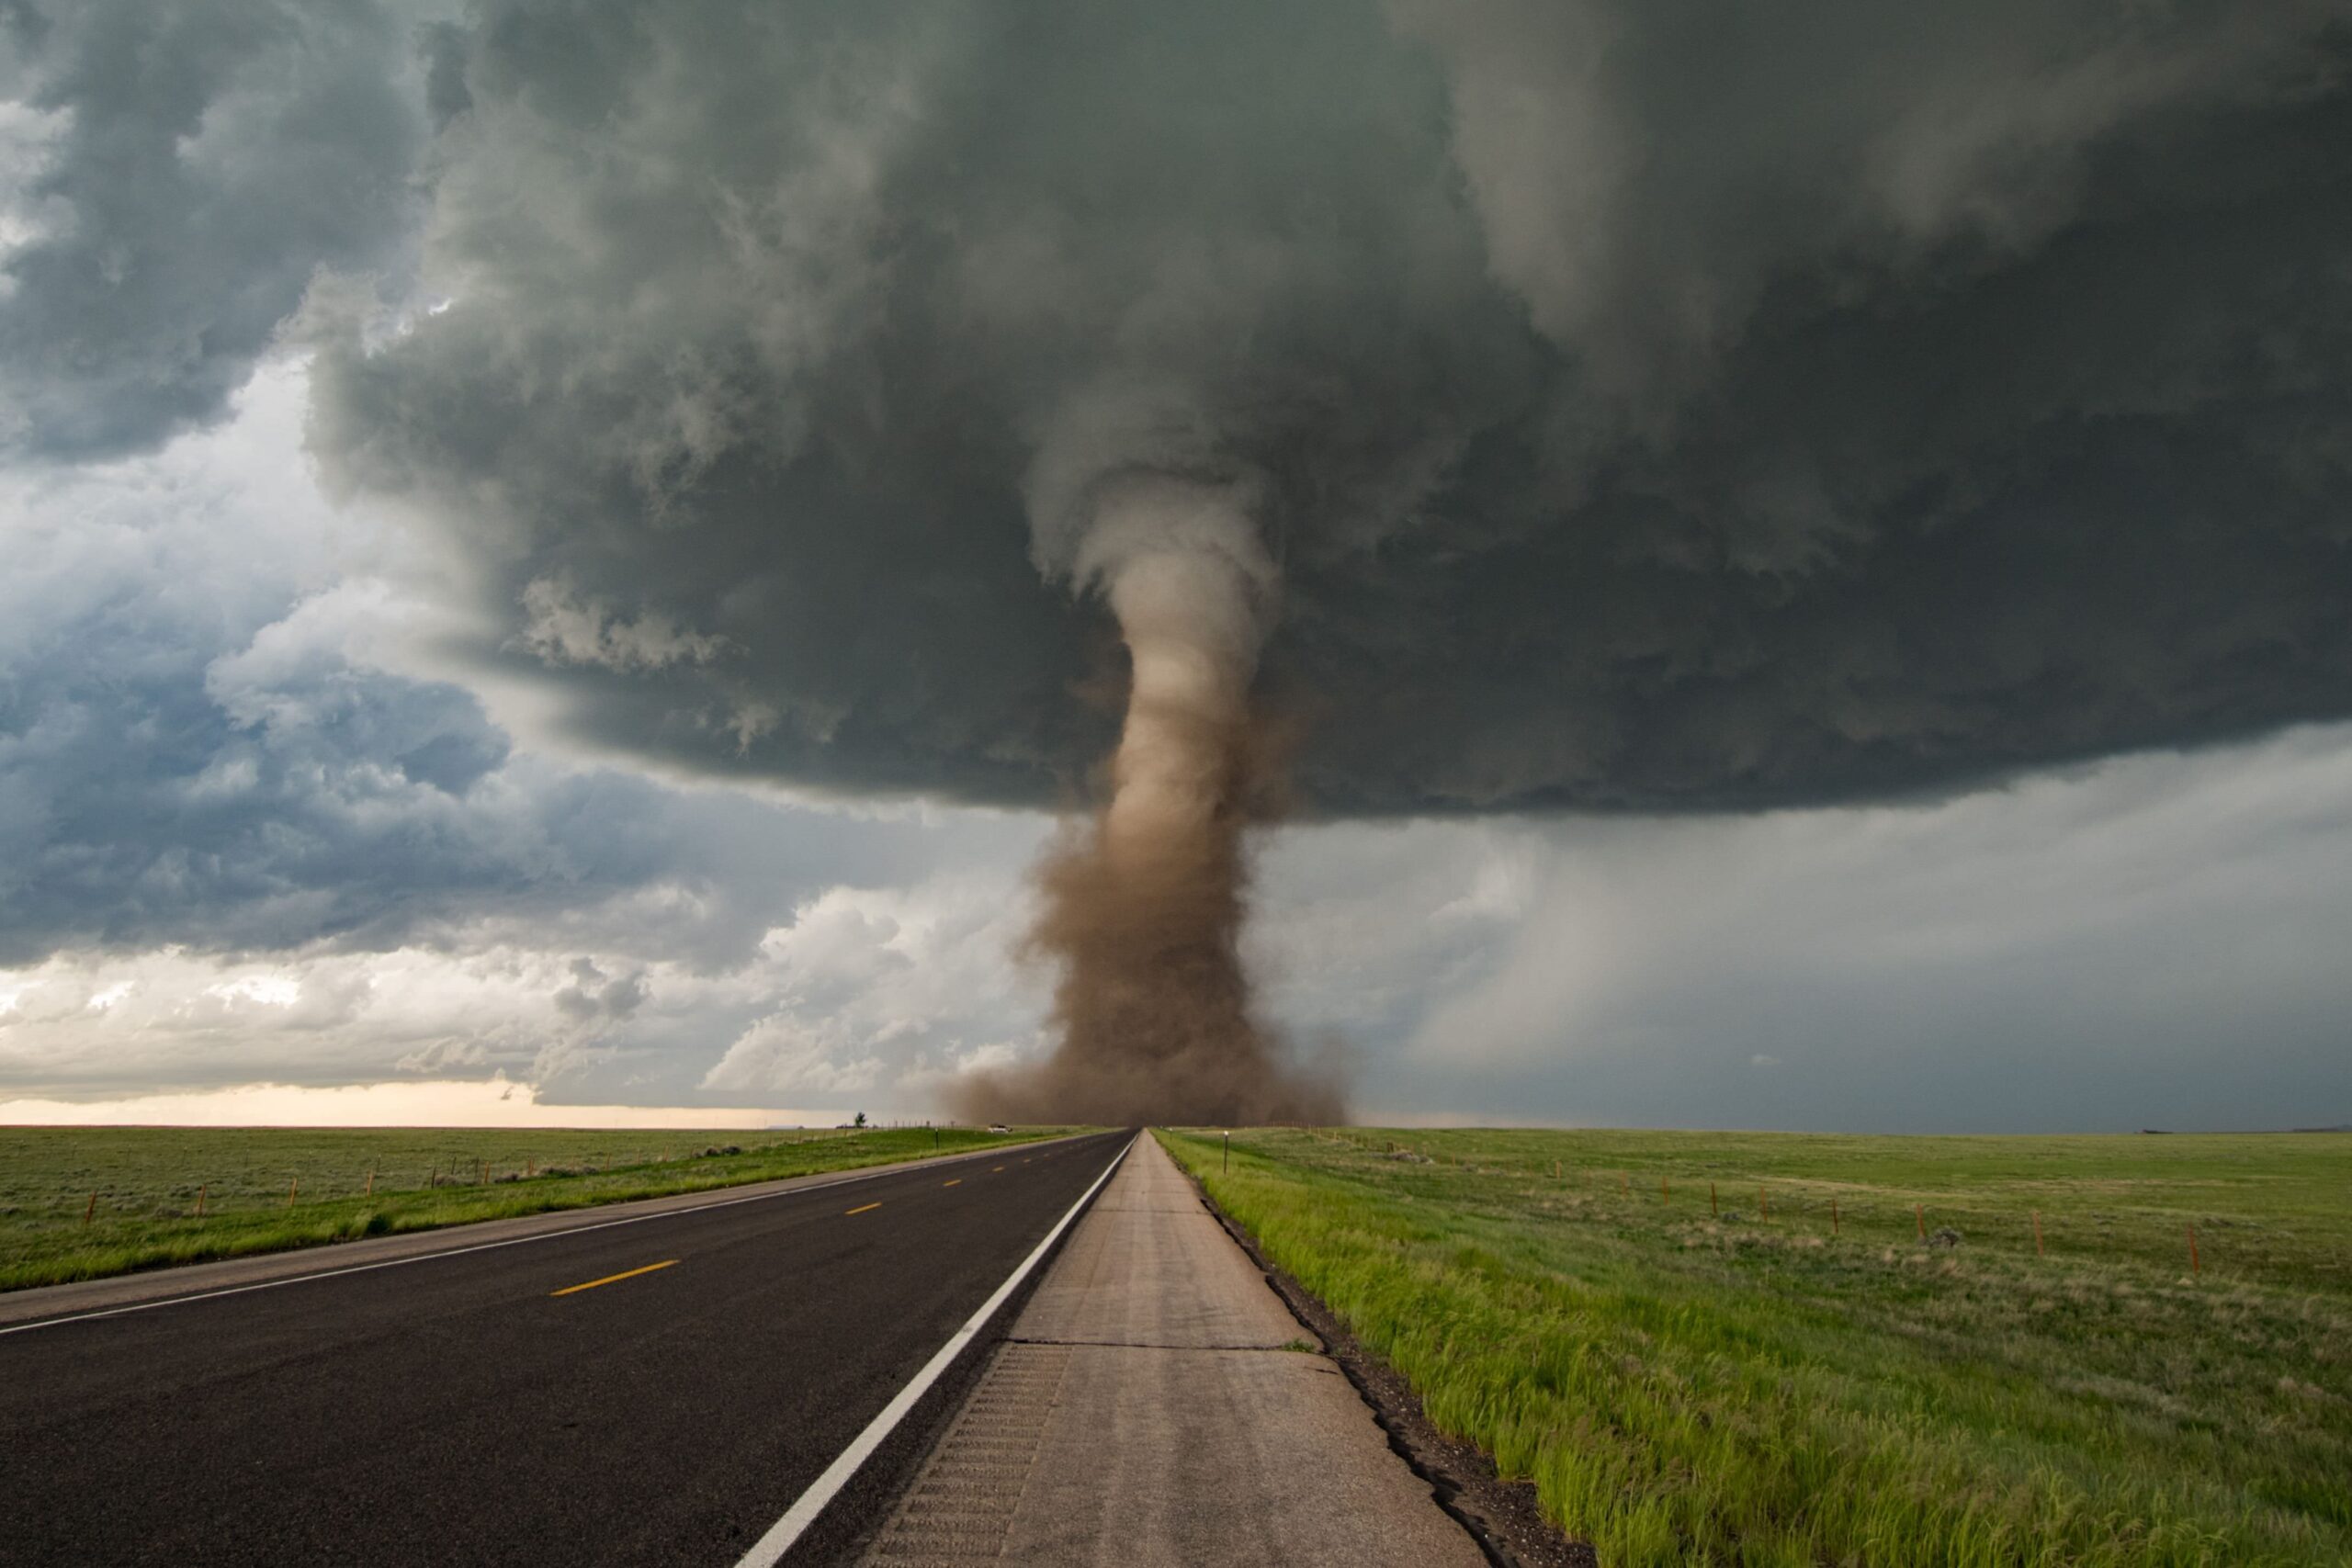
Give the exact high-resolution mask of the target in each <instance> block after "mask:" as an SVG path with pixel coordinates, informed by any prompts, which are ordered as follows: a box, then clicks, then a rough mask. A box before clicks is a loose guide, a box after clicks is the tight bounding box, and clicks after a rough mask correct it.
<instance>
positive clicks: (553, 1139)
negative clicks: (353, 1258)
mask: <svg viewBox="0 0 2352 1568" xmlns="http://www.w3.org/2000/svg"><path fill="white" fill-rule="evenodd" d="M1066 1130H1067V1129H1060V1128H1023V1129H1021V1130H1019V1131H1017V1132H1015V1133H1012V1134H1004V1135H999V1134H988V1133H984V1132H978V1131H975V1130H974V1129H971V1128H967V1127H948V1128H942V1129H940V1130H938V1132H937V1133H936V1134H934V1133H933V1131H932V1130H931V1129H929V1128H922V1127H910V1128H892V1129H875V1128H868V1129H864V1130H859V1131H854V1132H853V1131H850V1130H847V1129H841V1130H824V1131H805V1132H804V1131H793V1132H763V1133H745V1132H741V1131H733V1132H719V1133H713V1132H678V1131H671V1130H662V1131H659V1132H610V1131H602V1132H600V1131H594V1130H576V1129H547V1128H531V1129H505V1128H482V1129H472V1128H467V1129H448V1128H384V1129H378V1128H313V1127H287V1128H278V1127H242V1128H241V1127H220V1128H214V1127H0V1291H5V1290H20V1289H24V1288H26V1287H28V1286H33V1285H51V1284H60V1283H63V1282H65V1281H67V1280H92V1279H98V1278H101V1277H103V1276H106V1275H109V1274H122V1273H128V1272H130V1271H131V1270H133V1269H152V1268H158V1267H162V1266H164V1265H168V1264H175V1263H193V1262H198V1261H201V1260H203V1259H207V1258H236V1257H242V1256H244V1255H246V1254H249V1253H256V1252H277V1251H283V1250H285V1249H287V1248H289V1247H314V1246H320V1245H323V1244H326V1243H330V1242H337V1241H348V1240H351V1239H353V1238H355V1237H357V1236H363V1235H387V1234H390V1233H394V1232H400V1231H415V1230H430V1229H433V1228H435V1227H436V1226H440V1225H453V1224H466V1223H468V1222H469V1221H473V1220H487V1219H501V1218H504V1217H507V1216H509V1215H515V1214H532V1213H544V1212H546V1211H548V1210H554V1209H577V1208H585V1207H589V1206H591V1205H594V1204H598V1203H616V1202H621V1201H626V1200H628V1199H632V1198H653V1197H660V1196H662V1195H665V1194H668V1193H673V1192H695V1191H702V1190H707V1189H711V1188H718V1187H732V1186H738V1185H741V1184H742V1183H744V1182H751V1181H766V1180H770V1179H775V1178H777V1177H785V1176H806V1175H809V1174H812V1173H815V1172H820V1171H828V1170H847V1169H851V1168H855V1167H859V1166H868V1165H881V1164H886V1163H888V1162H889V1161H892V1160H902V1159H913V1158H916V1157H918V1156H923V1155H928V1154H931V1153H932V1152H933V1148H934V1146H935V1147H936V1148H937V1150H938V1152H940V1153H942V1154H946V1153H953V1152H955V1151H956V1150H959V1149H970V1148H985V1147H989V1146H993V1145H1003V1144H1013V1143H1024V1142H1028V1141H1030V1140H1033V1139H1035V1138H1041V1137H1047V1136H1051V1135H1053V1134H1055V1133H1057V1132H1061V1131H1066ZM370 1173H373V1178H374V1179H373V1182H372V1187H373V1190H372V1191H370V1190H369V1188H370V1186H371V1183H370V1180H369V1177H370ZM199 1199H200V1200H201V1201H202V1204H203V1210H204V1212H203V1214H202V1216H201V1217H198V1213H197V1207H198V1201H199ZM85 1215H86V1216H87V1219H86V1222H85Z"/></svg>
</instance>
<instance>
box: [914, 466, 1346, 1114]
mask: <svg viewBox="0 0 2352 1568" xmlns="http://www.w3.org/2000/svg"><path fill="white" fill-rule="evenodd" d="M1078 572H1079V575H1080V580H1081V581H1084V582H1086V583H1087V584H1089V585H1090V586H1092V587H1096V588H1099V589H1100V590H1101V591H1102V592H1103V594H1104V596H1105V597H1106V598H1107V599H1108V600H1109V602H1110V605H1111V610H1112V613H1113V614H1114V615H1116V616H1117V618H1118V623H1119V630H1120V633H1121V635H1122V637H1124V638H1125V642H1126V647H1127V654H1128V659H1129V662H1130V665H1131V669H1132V675H1131V679H1130V686H1129V691H1128V698H1127V711H1126V720H1125V726H1124V727H1123V728H1122V730H1121V733H1120V737H1119V745H1118V750H1117V751H1116V752H1115V753H1114V756H1113V758H1112V761H1111V797H1110V800H1109V802H1108V804H1107V805H1106V806H1105V807H1103V810H1102V812H1101V813H1100V814H1099V815H1098V816H1097V817H1096V818H1094V819H1093V820H1092V822H1091V823H1090V824H1088V825H1086V826H1085V827H1084V828H1082V829H1076V830H1074V831H1072V832H1071V833H1069V834H1068V835H1066V836H1065V837H1064V839H1063V840H1062V841H1061V842H1060V843H1058V844H1057V846H1056V847H1055V849H1054V850H1053V852H1051V854H1050V855H1049V856H1048V858H1047V860H1046V863H1045V865H1044V866H1043V867H1042V868H1041V870H1040V872H1039V874H1038V881H1039V886H1040V887H1041V889H1042V891H1043V893H1044V895H1045V911H1044V914H1043V915H1042V917H1041V918H1040V919H1039V921H1038V923H1037V926H1036V929H1035V932H1034V933H1033V935H1032V938H1031V942H1032V946H1033V948H1034V950H1035V953H1036V954H1037V955H1039V956H1042V957H1046V958H1049V959H1052V960H1055V961H1057V962H1058V963H1059V964H1060V965H1061V966H1062V973H1061V980H1060V984H1059V986H1058V987H1057V990H1056V993H1055V998H1054V1020H1053V1021H1054V1023H1055V1024H1056V1026H1057V1028H1058V1030H1059V1031H1060V1034H1061V1040H1060V1043H1059V1047H1058V1049H1057V1051H1056V1053H1055V1055H1053V1056H1052V1058H1051V1059H1050V1060H1048V1061H1046V1062H1045V1063H1043V1064H1041V1065H1038V1066H1034V1067H1029V1068H1026V1069H1020V1070H1016V1071H1013V1072H1011V1073H1007V1074H1003V1075H999V1076H990V1077H983V1078H980V1079H978V1080H975V1081H974V1082H972V1083H971V1084H969V1085H967V1087H966V1089H964V1091H963V1094H962V1105H961V1109H962V1110H963V1111H964V1112H965V1113H966V1114H967V1115H969V1116H971V1117H973V1118H974V1119H976V1120H985V1121H998V1120H1007V1121H1024V1122H1105V1123H1113V1124H1121V1125H1124V1124H1130V1123H1136V1122H1184V1123H1203V1122H1206V1123H1213V1124H1227V1125H1230V1124H1234V1123H1238V1122H1330V1121H1336V1120H1339V1119H1340V1115H1341V1101H1340V1093H1339V1091H1338V1089H1337V1087H1336V1086H1335V1085H1333V1084H1331V1083H1329V1082H1326V1081H1321V1080H1318V1079H1316V1078H1313V1077H1308V1076H1306V1075H1302V1074H1300V1073H1298V1072H1296V1071H1295V1070H1294V1069H1291V1068H1289V1067H1287V1066H1285V1065H1284V1064H1283V1061H1282V1060H1281V1043H1280V1042H1279V1041H1278V1040H1277V1039H1275V1038H1274V1037H1273V1036H1272V1034H1270V1033H1269V1032H1268V1031H1267V1030H1266V1029H1265V1027H1264V1026H1263V1025H1262V1024H1261V1022H1260V1021H1259V1020H1258V1019H1257V1017H1256V1016H1255V1014H1254V1011H1253V1010H1252V1008H1251V1005H1250V982H1249V976H1248V973H1247V971H1246V969H1245V968H1244V966H1243V964H1242V962H1241V956H1240V952H1239V947H1238V938H1239V935H1240V930H1241V923H1242V919H1243V917H1244V914H1245V912H1246V908H1247V897H1246V894H1247V888H1248V881H1249V876H1248V859H1247V853H1246V846H1245V844H1244V841H1243V840H1244V834H1245V832H1246V831H1247V829H1249V827H1250V823H1251V822H1252V820H1253V819H1255V818H1258V817H1260V816H1261V814H1262V813H1263V812H1264V810H1265V808H1266V806H1267V803H1268V801H1269V800H1270V798H1271V797H1272V789H1273V785H1274V784H1275V783H1276V782H1277V781H1275V780H1274V779H1273V777H1272V770H1271V764H1270V757H1271V755H1272V750H1273V749H1272V748H1271V747H1270V746H1269V745H1268V743H1267V730H1266V727H1265V726H1264V724H1263V723H1262V722H1261V719H1260V718H1259V717H1258V716H1256V715H1254V714H1253V713H1252V711H1251V706H1250V685H1251V682H1252V679H1253V677H1254V676H1255V674H1256V671H1257V665H1258V654H1259V650H1260V649H1261V647H1262V646H1263V644H1264V641H1265V637H1266V634H1267V632H1268V630H1269V629H1270V628H1271V626H1272V621H1273V617H1274V615H1275V610H1276V604H1277V598H1278V593H1279V588H1280V583H1279V575H1278V572H1277V570H1276V568H1275V565H1274V562H1273V561H1272V558H1271V557H1270V556H1269V555H1268V553H1267V551H1266V549H1265V547H1264V545H1263V543H1262V542H1261V539H1260V537H1259V533H1258V529H1257V526H1256V525H1255V524H1254V523H1253V522H1252V520H1251V518H1250V514H1249V511H1248V507H1247V501H1246V491H1242V490H1240V489H1238V488H1237V487H1230V486H1217V485H1208V484H1203V483H1199V482H1196V481H1191V480H1183V479H1169V478H1165V477H1160V476H1150V477H1143V478H1129V479H1124V480H1122V481H1120V482H1119V483H1117V484H1116V485H1115V486H1114V487H1112V489H1111V491H1110V492H1109V493H1108V495H1107V496H1106V498H1105V499H1104V500H1103V503H1102V507H1101V513H1100V521H1099V522H1098V523H1097V524H1096V525H1095V526H1094V528H1093V529H1092V531H1091V532H1090V533H1089V534H1088V535H1087V536H1086V538H1085V542H1084V544H1083V546H1082V547H1081V549H1080V556H1079V561H1078Z"/></svg>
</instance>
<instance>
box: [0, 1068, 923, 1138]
mask: <svg viewBox="0 0 2352 1568" xmlns="http://www.w3.org/2000/svg"><path fill="white" fill-rule="evenodd" d="M853 1114H854V1111H832V1110H823V1109H814V1110H812V1109H808V1108H801V1109H774V1108H761V1107H742V1106H735V1107H717V1106H693V1105H672V1106H663V1105H543V1104H541V1103H540V1102H539V1098H538V1091H537V1089H535V1088H534V1087H533V1086H531V1085H529V1084H526V1083H513V1082H509V1081H507V1080H505V1079H503V1078H477V1079H470V1080H469V1079H457V1078H427V1079H419V1080H415V1081H410V1082H393V1083H367V1084H347V1085H344V1086H341V1087H338V1088H332V1089H326V1088H319V1087H316V1086H311V1085H304V1084H278V1083H256V1084H239V1085H236V1086H235V1087H233V1088H230V1089H202V1090H197V1091H193V1092H189V1093H184V1094H142V1095H133V1096H130V1097H128V1098H125V1099H121V1100H29V1099H28V1100H0V1126H18V1127H28V1126H31V1127H77V1126H78V1127H98V1126H109V1127H112V1126H172V1127H582V1128H603V1127H614V1128H630V1127H645V1128H664V1127H674V1128H681V1129H684V1128H697V1129H699V1128H709V1129H713V1130H722V1129H740V1128H750V1129H757V1128H764V1127H773V1126H796V1125H797V1126H804V1127H830V1126H831V1125H833V1124H834V1123H835V1122H844V1121H847V1120H848V1119H849V1118H850V1116H852V1115H853ZM876 1120H879V1118H876Z"/></svg>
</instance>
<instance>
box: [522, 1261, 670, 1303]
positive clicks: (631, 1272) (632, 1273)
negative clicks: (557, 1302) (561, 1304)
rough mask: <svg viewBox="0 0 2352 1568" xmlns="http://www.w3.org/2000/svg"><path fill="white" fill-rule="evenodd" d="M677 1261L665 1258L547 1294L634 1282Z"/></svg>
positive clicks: (561, 1293)
mask: <svg viewBox="0 0 2352 1568" xmlns="http://www.w3.org/2000/svg"><path fill="white" fill-rule="evenodd" d="M677 1261H678V1260H677V1259H676V1258H663V1259H662V1261H661V1262H659V1263H649V1264H647V1265H646V1266H645V1267H644V1268H642V1269H628V1270H627V1271H626V1272H623V1273H619V1274H607V1275H605V1277H604V1278H603V1279H601V1280H589V1281H588V1282H587V1283H586V1284H584V1285H566V1286H565V1287H564V1288H563V1289H561V1290H560V1291H549V1292H548V1294H549V1295H551V1296H568V1295H570V1294H571V1293H572V1292H574V1291H593V1290H594V1289H595V1288H596V1287H597V1286H599V1285H609V1284H611V1283H612V1282H613V1281H614V1280H634V1279H636V1278H637V1277H638V1276H639V1274H650V1273H652V1272H653V1271H654V1270H655V1269H667V1268H669V1267H670V1266H671V1265H672V1264H673V1263H675V1262H677Z"/></svg>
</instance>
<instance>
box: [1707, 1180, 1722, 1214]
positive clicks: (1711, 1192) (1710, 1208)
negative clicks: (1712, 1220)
mask: <svg viewBox="0 0 2352 1568" xmlns="http://www.w3.org/2000/svg"><path fill="white" fill-rule="evenodd" d="M1723 1212H1724V1211H1723V1205H1722V1204H1720V1203H1718V1202H1716V1201H1715V1184H1714V1183H1713V1182H1712V1181H1710V1182H1708V1183H1707V1213H1711V1214H1713V1215H1714V1216H1715V1217H1717V1218H1718V1219H1720V1218H1722V1217H1723Z"/></svg>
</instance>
